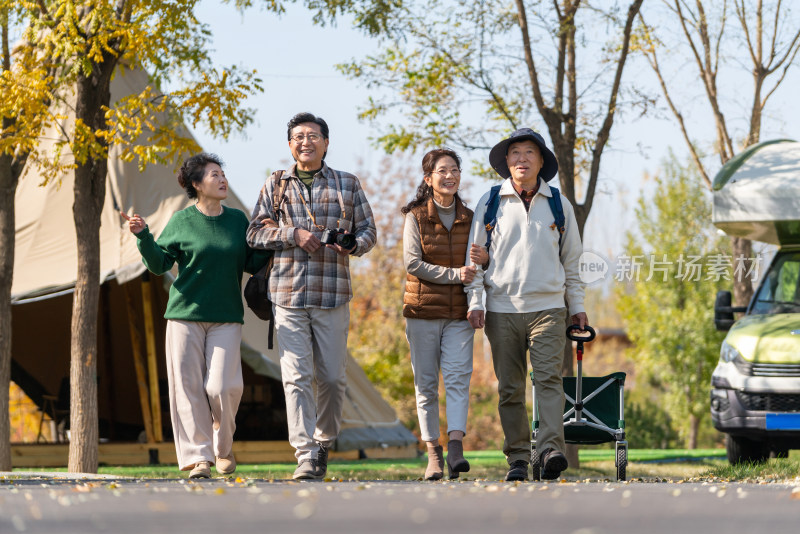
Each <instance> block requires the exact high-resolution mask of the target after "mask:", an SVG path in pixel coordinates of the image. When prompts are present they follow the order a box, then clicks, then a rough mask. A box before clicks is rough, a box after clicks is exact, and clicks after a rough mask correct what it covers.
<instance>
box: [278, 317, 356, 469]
mask: <svg viewBox="0 0 800 534" xmlns="http://www.w3.org/2000/svg"><path fill="white" fill-rule="evenodd" d="M274 311H275V333H276V334H277V338H278V354H279V356H280V360H281V378H282V379H283V392H284V395H285V396H286V420H287V422H288V426H289V443H290V444H291V445H292V447H294V448H295V456H296V457H297V460H298V462H299V461H301V460H306V459H316V458H317V451H318V450H319V443H324V444H326V445H330V444H331V442H333V441H334V440H335V439H336V436H338V435H339V429H340V428H341V426H342V409H343V408H344V393H345V389H346V387H347V376H346V375H345V365H346V363H347V331H348V328H349V326H350V306H349V305H348V304H345V305H343V306H339V307H338V308H333V309H321V308H284V307H282V306H277V305H276V306H274ZM314 382H316V399H315V395H314Z"/></svg>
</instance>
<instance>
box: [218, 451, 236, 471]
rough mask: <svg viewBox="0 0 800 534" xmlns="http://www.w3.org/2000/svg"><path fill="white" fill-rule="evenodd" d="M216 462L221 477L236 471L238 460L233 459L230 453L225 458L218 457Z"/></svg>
mask: <svg viewBox="0 0 800 534" xmlns="http://www.w3.org/2000/svg"><path fill="white" fill-rule="evenodd" d="M216 460H217V462H216V467H217V473H219V474H220V475H230V474H231V473H233V472H234V471H236V458H234V457H233V453H230V454H229V455H228V456H226V457H225V458H220V457H219V456H217V457H216Z"/></svg>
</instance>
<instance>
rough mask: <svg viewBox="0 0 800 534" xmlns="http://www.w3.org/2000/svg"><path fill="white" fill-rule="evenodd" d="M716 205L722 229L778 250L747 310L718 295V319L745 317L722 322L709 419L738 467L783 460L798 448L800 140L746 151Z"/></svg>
mask: <svg viewBox="0 0 800 534" xmlns="http://www.w3.org/2000/svg"><path fill="white" fill-rule="evenodd" d="M713 201H714V206H713V222H714V225H715V226H717V228H719V229H721V230H723V231H724V232H725V233H727V234H729V235H732V236H737V237H744V238H747V239H752V240H756V241H761V242H764V243H770V244H772V245H776V246H777V247H778V248H777V252H776V253H775V256H774V257H773V259H772V261H771V262H770V264H769V266H768V268H767V269H766V270H765V272H764V273H763V276H762V277H761V281H760V283H759V285H758V287H757V288H756V291H755V293H754V296H753V299H752V300H751V302H750V303H749V305H748V306H747V308H746V310H737V309H733V308H730V307H725V305H724V304H725V302H724V298H723V300H722V301H721V300H720V297H721V295H718V297H717V305H716V309H715V317H723V316H727V317H730V318H731V319H732V318H733V315H732V311H744V312H745V315H744V316H743V317H741V318H740V319H739V320H737V321H735V322H733V321H732V320H731V321H729V322H728V323H727V324H725V323H724V321H723V322H718V323H717V327H718V328H720V329H726V328H728V327H729V328H730V330H729V331H728V334H727V336H726V337H725V340H724V341H723V343H722V347H721V350H720V359H719V363H718V364H717V367H716V369H715V370H714V373H713V375H712V378H711V388H712V389H711V418H712V421H713V424H714V427H715V428H716V429H717V430H719V431H720V432H724V433H726V434H727V448H728V459H729V460H730V461H731V462H732V463H739V462H742V461H761V460H764V459H766V458H767V457H768V456H784V455H786V453H787V451H788V450H789V449H796V448H800V143H796V142H793V141H785V140H779V141H769V142H766V143H761V144H758V145H755V146H753V147H750V148H749V149H748V150H746V151H744V152H742V154H740V155H739V156H737V157H736V158H734V159H732V160H731V161H729V162H728V163H727V164H726V165H725V166H724V167H723V168H722V170H720V172H719V173H718V174H717V176H716V178H715V179H714V184H713ZM720 293H727V292H720ZM722 296H723V297H724V295H722ZM727 299H728V300H727V302H729V301H730V295H729V294H728V295H727ZM720 302H723V304H722V305H720ZM731 322H732V323H733V324H732V325H730V323H731ZM721 324H723V325H724V326H720V325H721Z"/></svg>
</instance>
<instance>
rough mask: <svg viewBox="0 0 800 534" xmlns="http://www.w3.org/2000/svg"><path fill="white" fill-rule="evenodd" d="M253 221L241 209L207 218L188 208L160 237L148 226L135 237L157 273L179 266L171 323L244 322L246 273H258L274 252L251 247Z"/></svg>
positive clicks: (172, 292)
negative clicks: (248, 237) (248, 238)
mask: <svg viewBox="0 0 800 534" xmlns="http://www.w3.org/2000/svg"><path fill="white" fill-rule="evenodd" d="M248 223H249V221H248V219H247V216H246V215H245V214H244V213H242V212H241V211H240V210H237V209H234V208H228V207H225V208H224V209H223V212H222V214H221V215H219V216H217V217H208V216H206V215H203V214H202V213H201V212H200V211H199V210H198V209H197V207H196V206H189V207H188V208H186V209H183V210H181V211H179V212H177V213H175V214H174V215H173V216H172V218H170V220H169V222H168V223H167V226H166V228H164V231H163V232H161V235H160V236H159V237H158V242H156V240H155V239H154V238H153V234H151V233H150V230H149V229H148V228H147V227H145V229H144V230H142V231H141V232H139V233H138V234H136V237H137V245H138V247H139V252H141V253H142V259H143V260H144V264H145V266H146V267H147V268H148V269H149V270H150V271H151V272H153V273H154V274H157V275H160V274H164V273H165V272H167V271H169V270H170V269H171V268H172V265H173V264H174V263H176V262H177V264H178V277H177V278H176V279H175V282H174V283H173V284H172V287H171V288H170V290H169V303H168V304H167V311H166V313H164V318H166V319H178V320H182V321H200V322H209V323H243V322H244V306H243V305H242V272H243V271H247V272H249V273H254V272H256V271H258V269H260V268H261V267H263V266H264V264H266V263H267V261H268V260H269V256H270V254H271V251H266V250H254V249H251V248H250V247H248V246H247V242H246V240H245V234H246V232H247V225H248Z"/></svg>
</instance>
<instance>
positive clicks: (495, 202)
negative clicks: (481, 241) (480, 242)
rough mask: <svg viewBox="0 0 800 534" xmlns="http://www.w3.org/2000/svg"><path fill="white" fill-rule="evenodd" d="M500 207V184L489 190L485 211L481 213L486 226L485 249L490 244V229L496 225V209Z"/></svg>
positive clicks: (487, 248)
mask: <svg viewBox="0 0 800 534" xmlns="http://www.w3.org/2000/svg"><path fill="white" fill-rule="evenodd" d="M499 207H500V186H499V185H494V186H492V188H491V189H490V190H489V200H487V201H486V212H485V213H484V214H483V226H484V227H485V228H486V250H489V245H491V244H492V230H494V227H495V226H497V209H498V208H499Z"/></svg>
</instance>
